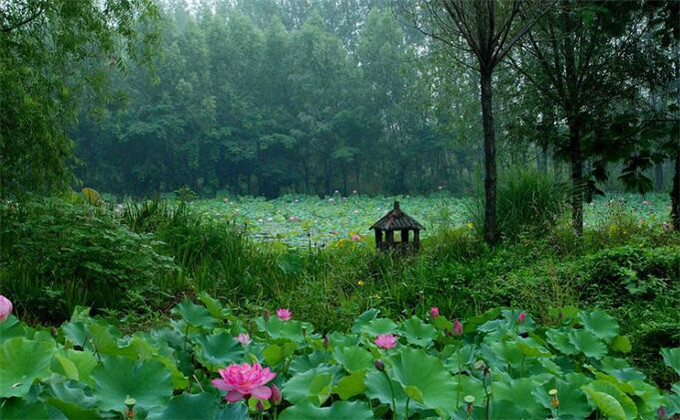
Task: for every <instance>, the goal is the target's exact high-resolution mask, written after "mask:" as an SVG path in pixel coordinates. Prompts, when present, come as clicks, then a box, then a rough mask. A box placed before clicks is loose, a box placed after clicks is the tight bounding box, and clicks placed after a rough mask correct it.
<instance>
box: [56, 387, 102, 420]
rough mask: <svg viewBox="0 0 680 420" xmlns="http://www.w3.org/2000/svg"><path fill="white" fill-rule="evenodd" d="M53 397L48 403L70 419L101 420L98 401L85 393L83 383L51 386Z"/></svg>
mask: <svg viewBox="0 0 680 420" xmlns="http://www.w3.org/2000/svg"><path fill="white" fill-rule="evenodd" d="M50 388H51V390H52V395H53V397H50V398H48V399H47V402H48V403H49V404H51V405H52V406H54V407H56V408H57V409H59V411H61V412H62V413H64V415H65V416H66V417H68V418H69V419H82V420H87V419H99V418H101V417H100V416H99V413H98V411H97V410H96V408H95V407H96V405H97V399H96V398H94V397H92V396H90V395H88V394H86V393H85V386H84V385H83V384H82V383H79V382H75V381H69V382H58V383H53V384H51V385H50Z"/></svg>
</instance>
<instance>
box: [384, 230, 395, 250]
mask: <svg viewBox="0 0 680 420" xmlns="http://www.w3.org/2000/svg"><path fill="white" fill-rule="evenodd" d="M385 233H386V234H387V241H386V242H387V246H388V247H392V246H393V245H394V231H393V230H388V231H387V232H385Z"/></svg>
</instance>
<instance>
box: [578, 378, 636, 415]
mask: <svg viewBox="0 0 680 420" xmlns="http://www.w3.org/2000/svg"><path fill="white" fill-rule="evenodd" d="M581 389H582V390H583V392H585V393H586V395H587V396H588V398H590V400H591V401H592V402H593V403H594V404H595V406H597V408H598V409H599V410H600V411H601V412H602V413H604V414H606V415H607V416H609V417H610V418H612V419H617V420H618V419H621V420H625V419H633V418H636V417H637V414H638V410H637V406H636V405H635V403H634V402H633V400H631V399H630V397H629V396H628V395H626V394H624V393H623V392H622V391H621V390H620V389H619V388H617V387H616V385H614V384H612V383H611V382H607V381H603V380H596V381H593V382H590V383H589V384H586V385H583V386H582V387H581Z"/></svg>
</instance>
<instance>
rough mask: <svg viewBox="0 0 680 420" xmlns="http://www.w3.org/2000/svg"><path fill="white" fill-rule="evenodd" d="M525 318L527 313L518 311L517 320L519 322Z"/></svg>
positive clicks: (522, 321)
mask: <svg viewBox="0 0 680 420" xmlns="http://www.w3.org/2000/svg"><path fill="white" fill-rule="evenodd" d="M526 319H527V314H526V312H524V311H522V312H520V313H519V315H518V316H517V322H519V323H520V324H522V323H524V321H525V320H526Z"/></svg>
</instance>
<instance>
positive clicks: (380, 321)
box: [361, 318, 397, 337]
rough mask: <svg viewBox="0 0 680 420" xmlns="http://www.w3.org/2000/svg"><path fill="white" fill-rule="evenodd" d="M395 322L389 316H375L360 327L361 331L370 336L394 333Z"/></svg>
mask: <svg viewBox="0 0 680 420" xmlns="http://www.w3.org/2000/svg"><path fill="white" fill-rule="evenodd" d="M396 329H397V324H395V323H394V321H392V320H391V319H389V318H376V319H374V320H372V321H370V322H368V323H367V324H366V325H363V326H362V327H361V332H362V333H365V334H368V335H369V336H371V337H377V336H379V335H382V334H391V333H394V332H395V330H396Z"/></svg>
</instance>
